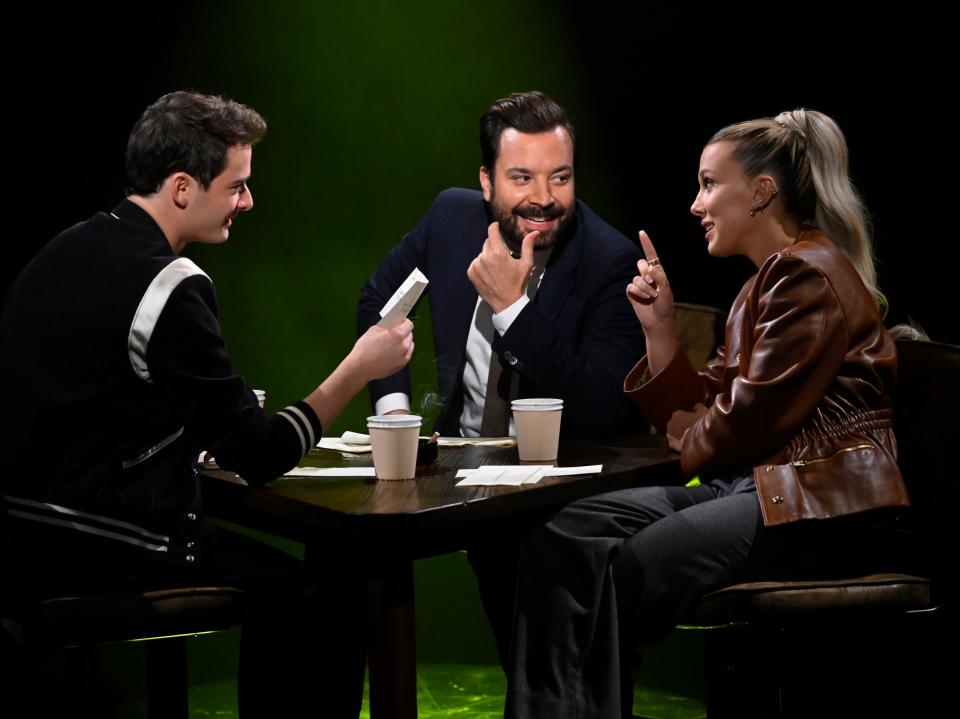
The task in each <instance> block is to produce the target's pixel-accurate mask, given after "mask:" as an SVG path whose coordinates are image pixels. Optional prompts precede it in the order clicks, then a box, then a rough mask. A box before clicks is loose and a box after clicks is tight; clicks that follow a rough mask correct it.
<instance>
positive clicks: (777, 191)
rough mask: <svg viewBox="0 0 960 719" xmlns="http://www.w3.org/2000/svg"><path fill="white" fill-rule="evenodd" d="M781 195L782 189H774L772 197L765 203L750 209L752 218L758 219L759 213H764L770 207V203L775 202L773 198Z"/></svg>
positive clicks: (759, 203)
mask: <svg viewBox="0 0 960 719" xmlns="http://www.w3.org/2000/svg"><path fill="white" fill-rule="evenodd" d="M779 194H780V188H779V187H775V188H773V192H771V193H770V197H768V198H767V199H766V201H764V202H758V203H757V204H755V205H754V206H753V207H751V208H750V217H756V216H757V213H758V212H763V211H764V210H765V209H767V207H769V206H770V203H771V202H773V198H774V197H776V196H777V195H779Z"/></svg>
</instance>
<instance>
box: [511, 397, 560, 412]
mask: <svg viewBox="0 0 960 719" xmlns="http://www.w3.org/2000/svg"><path fill="white" fill-rule="evenodd" d="M510 406H511V408H512V409H514V410H520V411H521V412H555V411H556V410H558V409H563V400H562V399H553V398H550V397H533V398H530V399H515V400H513V401H512V402H510Z"/></svg>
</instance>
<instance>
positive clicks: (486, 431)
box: [480, 332, 512, 437]
mask: <svg viewBox="0 0 960 719" xmlns="http://www.w3.org/2000/svg"><path fill="white" fill-rule="evenodd" d="M499 337H500V333H499V332H494V335H493V341H494V342H495V341H496V340H497V339H499ZM492 344H493V343H492V342H491V345H492ZM511 374H512V373H511V369H510V366H509V365H504V364H503V360H502V359H501V358H500V355H499V354H497V353H496V352H494V351H492V350H491V352H490V371H489V373H488V374H487V393H486V395H485V396H484V399H483V418H482V419H481V420H480V436H481V437H506V436H507V433H508V432H509V431H510V376H511Z"/></svg>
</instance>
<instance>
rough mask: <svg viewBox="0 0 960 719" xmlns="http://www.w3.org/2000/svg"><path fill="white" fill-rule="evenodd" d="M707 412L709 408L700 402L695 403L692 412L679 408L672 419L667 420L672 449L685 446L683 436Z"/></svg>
mask: <svg viewBox="0 0 960 719" xmlns="http://www.w3.org/2000/svg"><path fill="white" fill-rule="evenodd" d="M706 413H707V408H706V407H704V406H703V405H702V404H700V403H699V402H698V403H697V404H696V405H694V408H693V411H692V412H687V411H685V410H682V409H678V410H677V411H676V412H674V413H673V414H672V415H670V421H669V422H667V443H668V444H669V445H670V448H671V449H675V450H677V451H678V452H679V451H680V450H681V448H682V447H683V438H684V436H685V435H686V434H687V430H688V429H690V427H692V426H693V425H694V424H695V423H696V422H698V421H699V420H700V418H701V417H703V415H705V414H706Z"/></svg>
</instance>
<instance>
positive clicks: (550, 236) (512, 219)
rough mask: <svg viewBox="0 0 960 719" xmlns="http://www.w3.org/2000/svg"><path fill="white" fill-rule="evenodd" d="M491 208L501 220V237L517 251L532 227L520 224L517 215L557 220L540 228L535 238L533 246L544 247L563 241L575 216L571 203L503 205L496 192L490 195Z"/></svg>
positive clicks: (570, 230)
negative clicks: (547, 205) (565, 204)
mask: <svg viewBox="0 0 960 719" xmlns="http://www.w3.org/2000/svg"><path fill="white" fill-rule="evenodd" d="M490 209H491V210H492V212H493V216H494V219H495V220H496V221H497V222H499V223H500V235H501V236H502V237H503V239H504V241H505V242H506V243H507V246H508V247H509V248H510V249H511V250H512V251H514V252H515V253H517V254H519V252H520V247H521V246H522V245H523V238H524V237H526V236H527V235H528V234H529V233H530V232H532V230H527V229H525V228H524V227H522V226H521V225H520V218H521V217H525V218H527V219H530V220H532V219H535V218H537V219H541V220H556V224H554V226H553V228H552V229H550V230H547V231H543V230H541V231H540V234H539V235H538V236H537V237H536V238H535V239H534V247H535V248H536V249H538V250H543V249H546V248H548V247H553V246H554V245H556V244H558V243H561V242H563V241H564V240H566V239H567V238H568V237H569V236H570V235H571V234H573V229H574V216H573V208H572V207H563V206H561V205H558V204H553V205H551V206H550V207H547V208H544V207H538V206H537V205H531V204H529V203H523V204H520V205H517V206H516V207H512V208H506V207H503V206H501V205H500V204H499V203H497V196H496V194H493V195H491V197H490Z"/></svg>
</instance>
